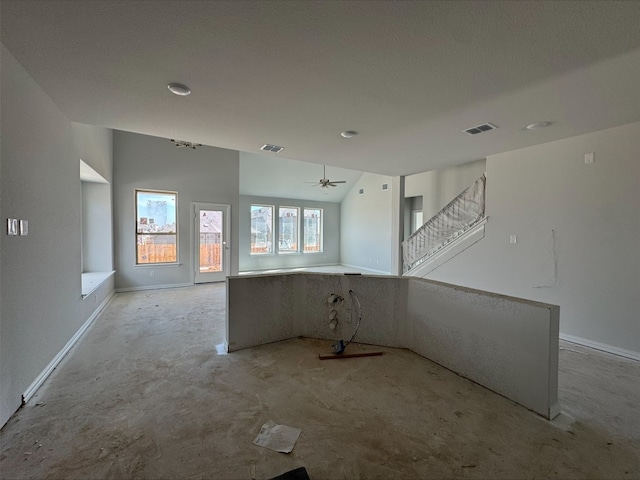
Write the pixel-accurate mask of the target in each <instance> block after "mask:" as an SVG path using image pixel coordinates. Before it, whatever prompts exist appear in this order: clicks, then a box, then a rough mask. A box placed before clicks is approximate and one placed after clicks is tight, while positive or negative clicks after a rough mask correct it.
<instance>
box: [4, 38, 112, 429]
mask: <svg viewBox="0 0 640 480" xmlns="http://www.w3.org/2000/svg"><path fill="white" fill-rule="evenodd" d="M1 50H2V51H1V55H0V59H1V67H2V68H1V72H2V73H1V74H2V83H1V89H2V91H1V95H0V97H1V102H2V104H1V108H2V120H1V121H2V146H1V156H0V158H1V171H2V176H1V178H0V205H1V206H2V219H3V221H6V218H7V217H13V218H22V219H26V220H28V221H29V235H28V236H7V235H6V230H4V229H3V230H2V235H1V236H0V252H1V255H2V264H1V268H0V272H1V273H0V278H1V279H2V280H1V282H0V425H3V424H4V423H5V422H6V420H7V419H8V418H9V417H10V416H11V414H12V413H13V412H14V411H15V410H16V409H17V408H18V407H19V406H20V403H21V395H22V394H23V393H25V390H26V389H27V388H28V387H29V386H30V385H31V384H32V382H33V381H34V380H35V379H36V378H37V377H38V376H39V375H40V373H41V372H42V371H43V370H44V369H45V367H46V366H47V365H48V364H49V363H50V362H51V360H52V359H53V358H54V357H55V356H56V355H57V354H58V353H59V352H60V351H61V350H62V349H63V347H64V346H65V345H66V344H67V342H68V341H69V340H70V339H71V338H72V337H73V335H74V334H75V332H76V331H77V330H78V329H79V328H80V327H81V326H82V324H83V323H84V322H85V320H86V319H87V318H88V317H89V315H90V313H89V312H88V311H87V309H86V304H85V303H83V300H82V298H81V278H80V275H81V272H82V266H81V245H82V226H81V217H82V212H81V204H82V199H81V182H80V170H79V158H80V157H79V152H78V150H77V148H76V143H75V139H74V136H73V132H72V127H71V122H70V121H69V120H68V119H67V118H66V117H65V116H64V115H63V114H62V113H61V112H60V110H59V109H58V107H57V106H56V105H55V104H54V103H53V102H52V101H51V99H50V98H49V97H48V96H47V95H46V93H45V92H44V91H43V90H42V89H41V88H40V87H39V85H38V84H37V83H35V82H34V80H33V79H32V78H31V77H30V76H29V74H28V73H27V72H26V71H25V70H24V69H23V68H22V66H21V65H20V64H19V63H18V62H17V61H16V60H15V58H14V57H13V56H12V55H11V53H10V52H9V51H8V50H7V49H5V47H4V46H1ZM101 157H102V158H103V159H104V162H105V163H103V164H102V165H101V166H100V165H96V166H94V165H92V166H93V167H97V168H101V169H103V171H105V172H106V173H108V171H109V170H110V164H109V162H110V154H109V152H107V151H105V152H103V153H102V154H101ZM87 163H89V162H87ZM95 307H97V305H96V304H95V301H94V307H93V308H92V309H90V311H93V310H95Z"/></svg>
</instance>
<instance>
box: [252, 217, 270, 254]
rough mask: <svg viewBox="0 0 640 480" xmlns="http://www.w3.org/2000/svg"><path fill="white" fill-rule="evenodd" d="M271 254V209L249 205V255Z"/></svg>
mask: <svg viewBox="0 0 640 480" xmlns="http://www.w3.org/2000/svg"><path fill="white" fill-rule="evenodd" d="M264 253H273V207H272V206H271V205H251V255H260V254H264Z"/></svg>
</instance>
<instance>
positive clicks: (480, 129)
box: [462, 123, 498, 135]
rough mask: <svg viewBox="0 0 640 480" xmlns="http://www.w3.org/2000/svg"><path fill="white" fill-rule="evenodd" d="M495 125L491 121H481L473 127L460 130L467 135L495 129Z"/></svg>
mask: <svg viewBox="0 0 640 480" xmlns="http://www.w3.org/2000/svg"><path fill="white" fill-rule="evenodd" d="M496 128H498V127H496V126H495V125H493V124H492V123H483V124H482V125H476V126H475V127H471V128H467V129H466V130H462V131H463V132H464V133H466V134H469V135H478V134H479V133H483V132H490V131H491V130H495V129H496Z"/></svg>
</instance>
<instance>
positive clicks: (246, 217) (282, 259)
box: [239, 195, 340, 271]
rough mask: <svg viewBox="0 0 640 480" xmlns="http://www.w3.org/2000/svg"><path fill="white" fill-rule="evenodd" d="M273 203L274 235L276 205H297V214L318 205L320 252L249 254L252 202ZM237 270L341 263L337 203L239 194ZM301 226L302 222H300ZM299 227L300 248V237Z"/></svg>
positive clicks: (276, 215) (276, 225)
mask: <svg viewBox="0 0 640 480" xmlns="http://www.w3.org/2000/svg"><path fill="white" fill-rule="evenodd" d="M252 204H259V205H273V206H274V207H275V209H274V227H275V232H274V238H277V234H278V207H279V206H283V207H299V208H300V217H302V214H303V209H304V208H305V207H307V208H321V209H322V213H323V242H322V243H323V251H322V252H311V253H293V254H290V253H287V254H281V255H276V254H265V255H251V253H250V252H251V205H252ZM239 217H240V227H239V230H240V251H239V256H240V271H247V270H265V269H272V268H295V267H308V266H318V265H336V264H338V263H340V204H339V203H331V202H317V201H315V200H293V199H290V198H275V197H254V196H249V195H241V196H240V214H239ZM299 225H302V223H299ZM303 234H304V232H303V230H300V248H302V236H303Z"/></svg>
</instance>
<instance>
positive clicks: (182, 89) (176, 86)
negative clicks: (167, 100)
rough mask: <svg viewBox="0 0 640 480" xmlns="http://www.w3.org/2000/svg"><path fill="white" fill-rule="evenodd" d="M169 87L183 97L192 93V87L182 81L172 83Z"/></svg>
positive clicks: (172, 91)
mask: <svg viewBox="0 0 640 480" xmlns="http://www.w3.org/2000/svg"><path fill="white" fill-rule="evenodd" d="M167 88H168V89H169V90H170V91H171V93H175V94H176V95H180V96H181V97H186V96H187V95H189V94H190V93H191V89H190V88H189V87H187V86H186V85H182V84H181V83H170V84H169V85H167Z"/></svg>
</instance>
